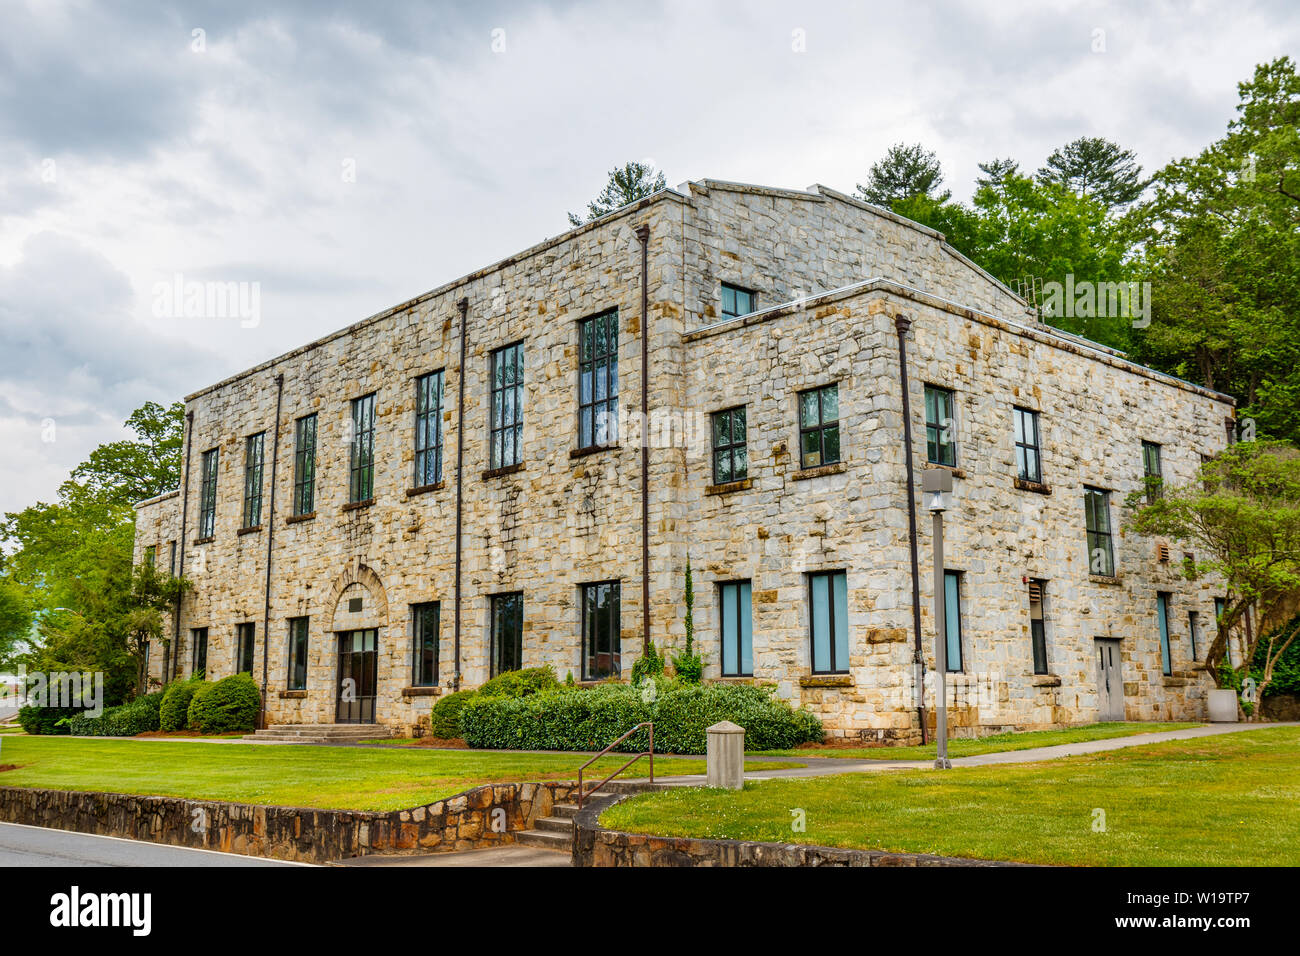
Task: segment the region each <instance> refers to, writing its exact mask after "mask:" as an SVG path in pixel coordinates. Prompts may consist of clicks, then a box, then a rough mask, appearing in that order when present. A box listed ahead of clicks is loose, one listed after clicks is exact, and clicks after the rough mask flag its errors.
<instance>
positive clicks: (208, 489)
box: [199, 448, 220, 538]
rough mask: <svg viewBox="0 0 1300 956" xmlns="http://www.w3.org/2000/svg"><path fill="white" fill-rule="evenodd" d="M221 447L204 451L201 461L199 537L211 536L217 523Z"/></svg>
mask: <svg viewBox="0 0 1300 956" xmlns="http://www.w3.org/2000/svg"><path fill="white" fill-rule="evenodd" d="M219 452H220V449H219V448H212V449H209V450H208V451H205V452H204V453H203V459H202V461H201V462H200V463H199V474H200V476H201V478H200V481H199V537H200V538H210V537H212V535H213V534H214V531H215V528H216V523H217V456H218V454H219Z"/></svg>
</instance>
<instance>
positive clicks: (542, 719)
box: [460, 683, 823, 754]
mask: <svg viewBox="0 0 1300 956" xmlns="http://www.w3.org/2000/svg"><path fill="white" fill-rule="evenodd" d="M773 690H775V688H773V687H770V686H769V687H754V686H751V685H747V684H705V685H698V684H680V683H670V684H668V685H667V687H666V688H665V689H663V690H661V691H659V693H658V695H657V699H656V700H655V701H654V702H652V703H647V702H646V700H645V699H644V697H643V695H642V693H641V692H640V690H638V689H636V688H633V687H629V686H627V685H625V684H605V685H600V686H597V687H593V688H590V689H586V690H573V689H568V688H561V689H558V690H554V691H546V692H543V693H540V694H533V695H530V696H528V697H519V698H507V697H495V698H493V697H483V696H481V695H480V696H478V697H475V698H474V699H472V700H470V701H469V702H468V703H467V704H465V705H464V709H463V710H462V711H461V713H460V727H461V730H462V731H463V733H464V737H465V742H466V743H468V744H469V745H470V746H471V747H484V748H492V749H505V750H586V751H591V750H600V749H602V748H603V747H605V746H607V745H608V744H609V742H610V741H612V740H613V739H614V738H616V737H618V736H619V735H620V734H622V733H625V732H626V731H627V730H628V729H629V728H631V727H632V726H634V725H635V724H638V723H641V722H642V721H646V720H653V721H654V725H655V752H656V753H677V754H702V753H704V750H705V732H704V731H705V728H707V727H709V726H711V725H713V724H716V723H717V722H718V721H720V720H730V721H732V722H734V723H737V724H739V725H740V726H742V727H744V728H745V747H746V749H748V750H782V749H785V748H788V747H794V746H796V745H798V744H801V743H806V742H808V741H820V740H821V739H822V737H823V731H822V724H821V721H820V720H818V719H817V717H816V716H815V715H813V714H811V713H809V712H808V711H805V710H795V709H794V708H792V707H791V706H790V705H789V704H788V703H787V702H785V701H783V700H780V699H779V698H776V697H774V696H772V692H773ZM648 744H649V739H648V733H647V732H646V731H645V730H641V731H639V732H637V733H635V734H633V735H632V736H631V737H629V738H628V739H627V740H626V741H624V742H623V743H622V744H620V745H619V747H618V749H619V750H621V751H624V752H628V753H630V752H634V751H637V750H645V749H646V747H647V746H648Z"/></svg>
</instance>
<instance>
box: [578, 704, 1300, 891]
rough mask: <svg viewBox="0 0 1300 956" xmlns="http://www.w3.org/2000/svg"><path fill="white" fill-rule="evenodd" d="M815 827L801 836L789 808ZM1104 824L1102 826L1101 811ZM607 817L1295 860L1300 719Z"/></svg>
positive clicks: (882, 845) (821, 836) (1056, 848)
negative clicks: (1299, 722) (1098, 823)
mask: <svg viewBox="0 0 1300 956" xmlns="http://www.w3.org/2000/svg"><path fill="white" fill-rule="evenodd" d="M795 810H802V811H803V812H804V814H805V815H806V827H807V828H806V831H805V832H802V833H797V832H792V827H791V821H792V819H794V817H793V815H792V814H793V811H795ZM1097 810H1101V811H1104V813H1105V832H1094V821H1095V820H1096V819H1098V818H1097V816H1096V811H1097ZM601 822H602V823H603V824H605V825H606V826H609V827H613V828H615V829H620V830H632V831H637V832H643V833H655V834H659V835H663V836H696V837H713V838H723V839H739V840H764V841H778V842H797V843H808V844H818V845H822V846H840V847H858V848H863V849H884V850H897V851H906V852H913V853H938V854H943V855H947V856H962V857H974V858H980V859H995V860H1017V861H1022V862H1029V863H1056V864H1085V865H1100V866H1237V865H1252V866H1253V865H1268V866H1297V865H1300V728H1295V727H1277V728H1271V729H1261V730H1253V731H1245V732H1241V733H1233V734H1225V735H1223V736H1217V737H1202V738H1198V739H1195V740H1179V741H1168V742H1165V743H1158V744H1148V745H1145V746H1140V747H1133V748H1126V749H1123V750H1115V751H1110V752H1106V753H1098V754H1089V755H1086V756H1079V757H1067V758H1063V759H1059V760H1052V761H1048V762H1044V763H1038V764H1004V765H1001V766H996V767H963V768H955V769H953V770H949V771H944V772H939V771H934V770H895V771H877V772H873V773H861V774H851V775H850V774H845V775H839V776H834V777H820V778H814V779H802V780H765V781H760V782H756V783H755V782H751V783H748V784H746V785H745V789H744V791H742V792H740V793H735V792H730V791H723V790H705V789H701V788H691V789H687V790H673V791H666V792H661V793H655V794H647V795H645V796H638V797H635V798H633V799H631V800H627V801H624V802H623V803H621V804H618V805H617V806H615V807H612V808H611V809H609V810H608V811H606V812H605V813H604V814H603V815H602V817H601Z"/></svg>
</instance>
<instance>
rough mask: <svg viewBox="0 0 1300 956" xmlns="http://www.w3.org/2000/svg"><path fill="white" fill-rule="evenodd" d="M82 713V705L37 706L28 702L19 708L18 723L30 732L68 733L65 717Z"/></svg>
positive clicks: (41, 733)
mask: <svg viewBox="0 0 1300 956" xmlns="http://www.w3.org/2000/svg"><path fill="white" fill-rule="evenodd" d="M80 713H83V711H82V709H81V708H80V707H35V706H33V705H31V704H28V705H27V706H26V707H19V708H18V724H19V726H21V727H22V728H23V732H24V733H28V734H35V735H41V736H54V735H56V734H66V733H67V732H68V724H67V721H66V720H65V718H72V717H76V716H77V715H78V714H80Z"/></svg>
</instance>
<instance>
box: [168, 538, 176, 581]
mask: <svg viewBox="0 0 1300 956" xmlns="http://www.w3.org/2000/svg"><path fill="white" fill-rule="evenodd" d="M167 573H168V574H175V573H176V542H175V541H168V542H167Z"/></svg>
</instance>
